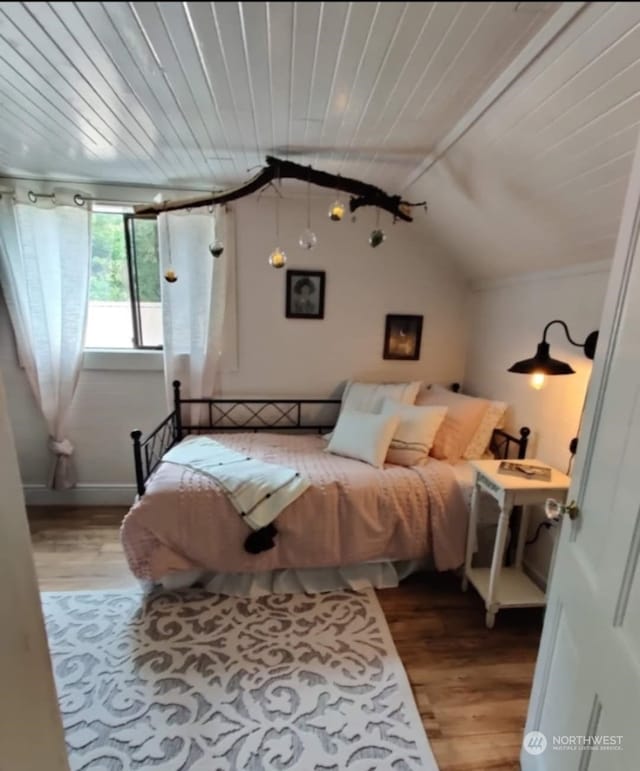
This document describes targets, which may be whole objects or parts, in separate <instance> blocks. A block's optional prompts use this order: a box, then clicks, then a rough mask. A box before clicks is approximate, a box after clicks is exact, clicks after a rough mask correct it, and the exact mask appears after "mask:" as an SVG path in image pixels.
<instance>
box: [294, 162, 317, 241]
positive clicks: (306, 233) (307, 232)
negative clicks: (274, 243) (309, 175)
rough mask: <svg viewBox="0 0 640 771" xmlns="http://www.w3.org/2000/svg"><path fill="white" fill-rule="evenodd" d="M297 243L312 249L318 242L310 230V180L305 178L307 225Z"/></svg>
mask: <svg viewBox="0 0 640 771" xmlns="http://www.w3.org/2000/svg"><path fill="white" fill-rule="evenodd" d="M309 168H311V167H309ZM298 243H299V244H300V246H301V247H302V248H303V249H313V247H314V246H315V245H316V244H317V243H318V236H317V235H316V234H315V233H314V232H313V230H311V182H310V181H309V180H307V227H306V228H305V229H304V230H303V231H302V233H301V234H300V238H299V239H298Z"/></svg>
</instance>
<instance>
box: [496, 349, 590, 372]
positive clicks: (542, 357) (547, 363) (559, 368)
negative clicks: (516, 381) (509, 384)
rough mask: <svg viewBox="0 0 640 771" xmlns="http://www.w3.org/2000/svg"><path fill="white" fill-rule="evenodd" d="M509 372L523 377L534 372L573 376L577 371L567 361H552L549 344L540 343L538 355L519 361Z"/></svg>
mask: <svg viewBox="0 0 640 771" xmlns="http://www.w3.org/2000/svg"><path fill="white" fill-rule="evenodd" d="M508 371H509V372H518V373H520V374H522V375H531V374H533V373H534V372H536V373H538V372H539V373H541V374H543V375H573V374H575V369H573V367H572V366H571V365H570V364H567V362H566V361H560V360H559V359H552V358H551V356H549V343H538V348H537V350H536V355H535V356H534V357H533V358H531V359H522V361H517V362H516V363H515V364H513V365H512V366H511V367H509V370H508Z"/></svg>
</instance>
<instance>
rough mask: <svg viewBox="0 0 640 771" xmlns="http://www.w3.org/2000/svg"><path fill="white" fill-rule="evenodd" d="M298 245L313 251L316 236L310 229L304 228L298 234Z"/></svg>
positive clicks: (316, 239)
mask: <svg viewBox="0 0 640 771" xmlns="http://www.w3.org/2000/svg"><path fill="white" fill-rule="evenodd" d="M298 243H299V244H300V246H301V247H302V248H303V249H313V247H314V246H315V245H316V244H317V243H318V236H317V235H316V234H315V233H314V232H313V230H311V229H310V228H305V229H304V230H303V231H302V233H301V234H300V238H299V239H298Z"/></svg>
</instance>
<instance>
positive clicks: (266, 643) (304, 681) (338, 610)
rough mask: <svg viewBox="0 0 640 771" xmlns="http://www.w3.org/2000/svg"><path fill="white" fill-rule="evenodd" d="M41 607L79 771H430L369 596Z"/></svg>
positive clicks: (75, 599) (117, 599) (119, 599)
mask: <svg viewBox="0 0 640 771" xmlns="http://www.w3.org/2000/svg"><path fill="white" fill-rule="evenodd" d="M42 598H43V607H44V612H45V617H46V623H47V630H48V635H49V645H50V648H51V652H52V658H53V666H54V673H55V678H56V683H57V687H58V694H59V698H60V705H61V710H62V715H63V720H64V725H65V731H66V738H67V744H68V749H69V757H70V766H71V768H72V770H73V771H79V769H91V770H92V771H98V770H100V771H128V769H155V768H157V769H162V771H222V769H225V770H227V769H243V771H244V770H246V771H267V770H269V771H270V770H271V769H278V771H281V770H282V769H297V770H299V771H343V769H347V770H350V769H353V770H354V771H373V770H375V771H378V770H379V769H390V770H392V771H409V770H411V771H413V769H428V771H437V766H436V763H435V761H434V759H433V755H432V753H431V749H430V747H429V743H428V741H427V738H426V736H425V733H424V730H423V727H422V723H421V720H420V716H419V714H418V711H417V709H416V705H415V702H414V700H413V696H412V694H411V689H410V687H409V683H408V681H407V676H406V673H405V671H404V668H403V666H402V663H401V661H400V659H399V657H398V654H397V652H396V649H395V646H394V644H393V641H392V639H391V635H390V633H389V628H388V626H387V623H386V620H385V618H384V615H383V613H382V609H381V608H380V605H379V603H378V601H377V599H376V596H375V594H374V592H373V591H371V590H369V591H366V592H363V593H354V592H334V593H329V594H319V595H269V596H266V597H261V598H258V599H243V598H237V597H224V596H221V595H212V594H207V593H204V592H201V591H198V590H190V591H189V592H188V593H184V592H181V593H170V592H162V593H158V594H154V595H150V596H143V595H141V594H136V593H122V592H67V593H44V594H43V595H42Z"/></svg>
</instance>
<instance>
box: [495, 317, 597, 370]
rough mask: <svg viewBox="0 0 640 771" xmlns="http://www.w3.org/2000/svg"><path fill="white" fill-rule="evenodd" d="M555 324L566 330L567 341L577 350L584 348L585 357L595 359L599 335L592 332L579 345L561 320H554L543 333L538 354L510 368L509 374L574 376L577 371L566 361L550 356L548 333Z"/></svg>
mask: <svg viewBox="0 0 640 771" xmlns="http://www.w3.org/2000/svg"><path fill="white" fill-rule="evenodd" d="M554 324H560V326H561V327H562V328H563V329H564V332H565V334H566V336H567V340H568V341H569V342H570V343H571V345H575V346H576V347H577V348H582V350H583V352H584V355H585V356H586V357H587V358H588V359H593V357H594V356H595V353H596V346H597V344H598V333H597V331H596V332H591V333H590V334H589V335H587V339H586V340H585V341H584V342H583V343H578V342H576V341H575V340H573V338H572V337H571V335H570V334H569V329H568V327H567V325H566V324H565V323H564V321H562V320H561V319H554V320H553V321H550V322H549V323H548V324H547V325H546V327H545V328H544V332H543V333H542V342H540V343H538V348H537V350H536V354H535V356H534V357H533V358H531V359H522V361H517V362H516V363H515V364H513V365H511V367H509V369H508V372H517V373H519V374H522V375H532V374H540V375H574V374H575V369H573V367H572V366H571V365H570V364H567V362H566V361H560V360H559V359H552V358H551V356H549V343H548V342H547V332H548V331H549V327H551V326H553V325H554Z"/></svg>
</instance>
